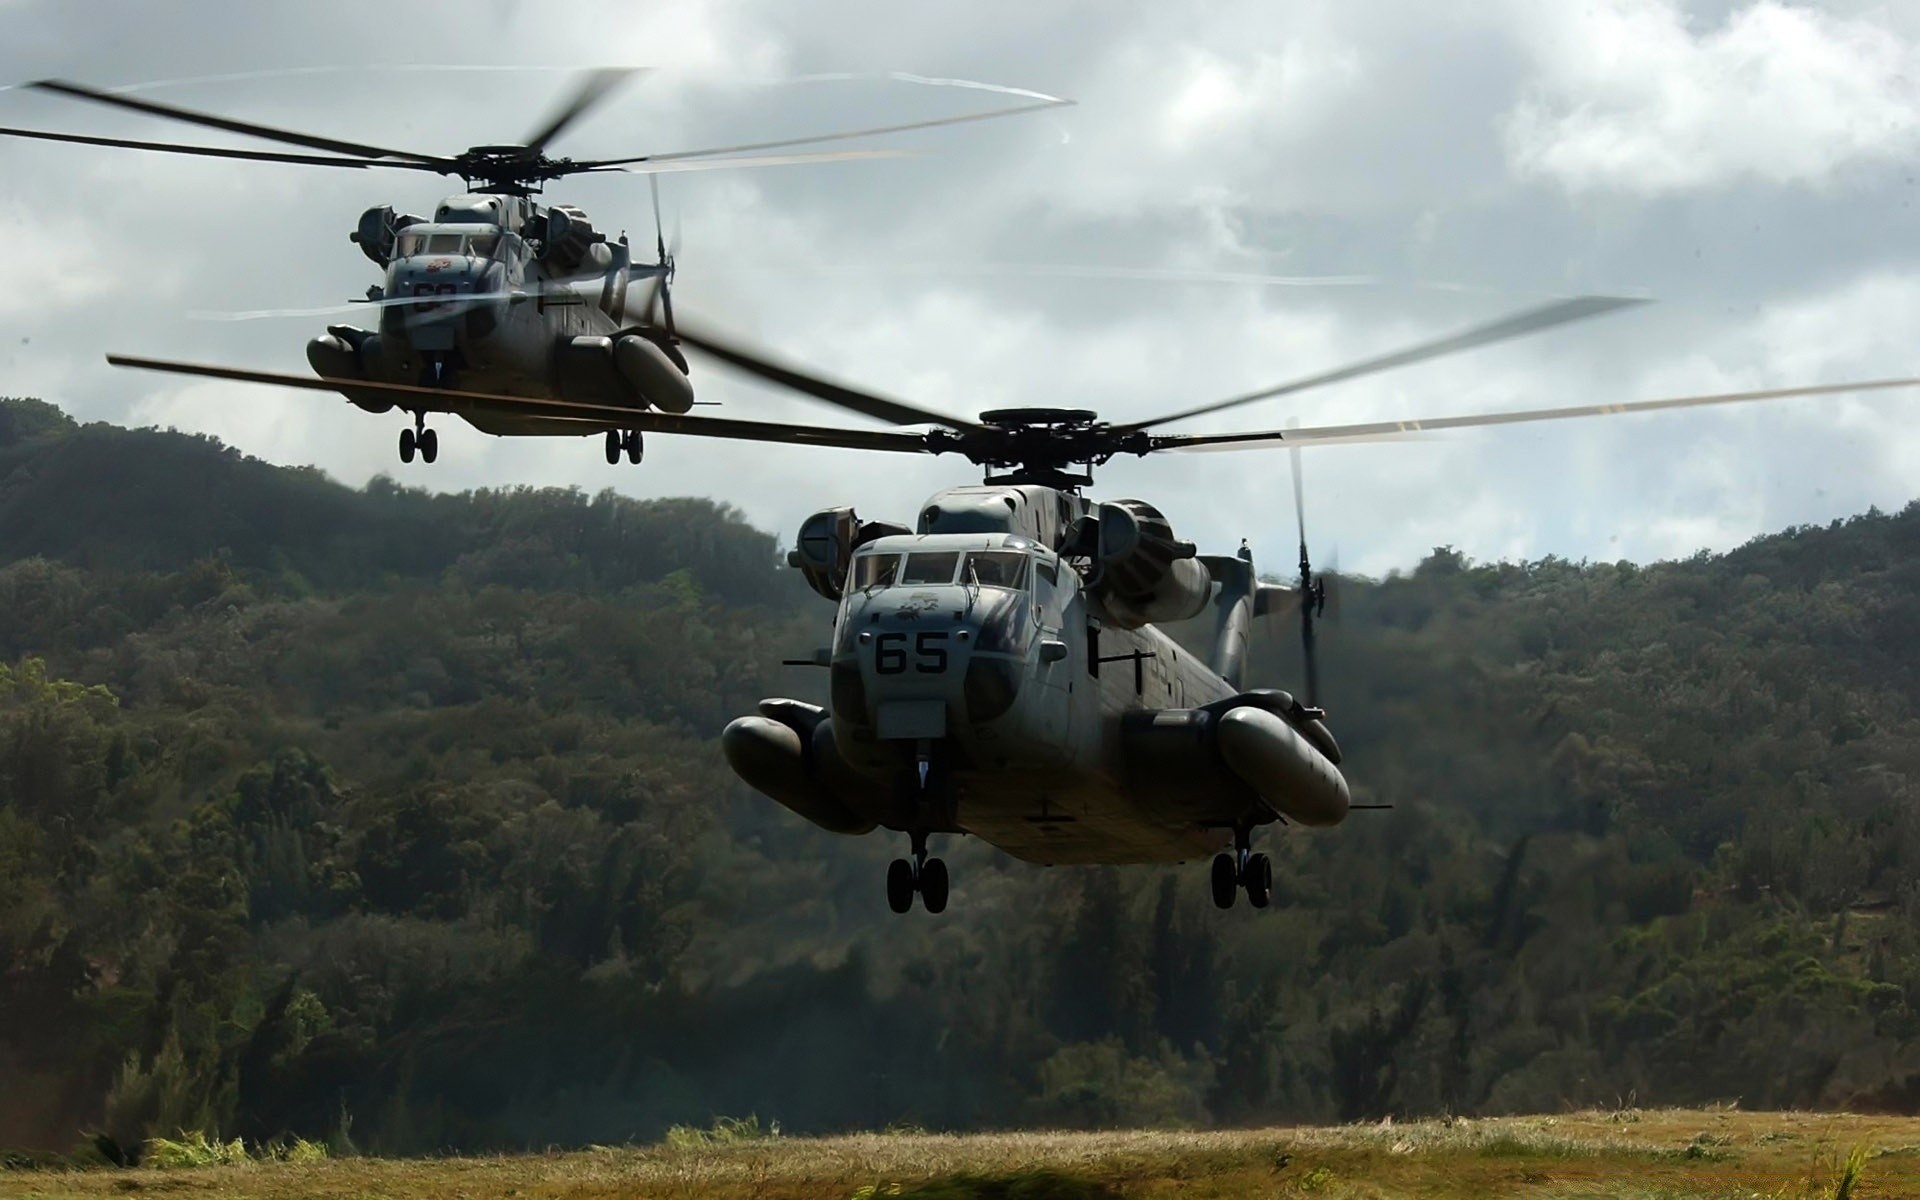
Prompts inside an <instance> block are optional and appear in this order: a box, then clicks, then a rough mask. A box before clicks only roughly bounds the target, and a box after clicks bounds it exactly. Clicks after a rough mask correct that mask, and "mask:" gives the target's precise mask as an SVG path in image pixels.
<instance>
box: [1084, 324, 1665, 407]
mask: <svg viewBox="0 0 1920 1200" xmlns="http://www.w3.org/2000/svg"><path fill="white" fill-rule="evenodd" d="M1645 303H1646V301H1644V300H1634V299H1628V298H1625V297H1621V296H1576V297H1574V298H1573V299H1571V300H1556V301H1554V302H1553V303H1551V304H1546V305H1542V306H1540V307H1538V308H1529V309H1526V310H1524V311H1522V312H1517V313H1514V314H1513V315H1511V316H1506V317H1502V318H1500V319H1499V320H1498V321H1494V322H1492V323H1490V324H1487V325H1476V326H1475V327H1473V328H1472V329H1468V330H1464V331H1463V332H1460V333H1456V334H1453V335H1452V336H1450V337H1444V338H1441V339H1439V340H1438V341H1432V342H1422V343H1420V344H1419V345H1417V346H1409V347H1407V348H1406V349H1405V350H1396V351H1394V352H1393V353H1391V354H1382V355H1379V356H1378V357H1375V358H1369V359H1363V360H1362V361H1360V362H1357V363H1354V364H1352V365H1350V366H1345V367H1341V368H1339V369H1337V370H1333V371H1323V372H1321V373H1320V374H1318V375H1309V376H1307V377H1306V378H1305V379H1296V380H1294V381H1293V382H1292V383H1283V384H1280V385H1279V386H1278V387H1270V388H1262V389H1261V390H1259V391H1257V392H1247V393H1246V394H1244V395H1240V396H1234V397H1231V398H1229V399H1226V400H1219V401H1215V402H1214V403H1212V404H1202V405H1201V406H1199V407H1198V408H1189V409H1184V410H1182V411H1180V412H1176V413H1169V414H1167V415H1166V416H1163V417H1152V418H1150V419H1148V420H1145V421H1136V422H1134V423H1133V424H1131V425H1125V426H1121V427H1120V430H1121V432H1123V433H1134V432H1137V431H1139V430H1142V429H1145V428H1147V427H1148V426H1150V425H1165V424H1168V423H1169V422H1173V421H1184V420H1186V419H1187V418H1189V417H1199V416H1204V415H1206V414H1207V413H1216V412H1221V411H1224V410H1226V409H1229V408H1238V407H1239V406H1240V405H1242V404H1252V403H1253V402H1254V401H1256V400H1271V399H1273V398H1274V397H1276V396H1290V395H1292V394H1293V393H1295V392H1304V391H1306V390H1307V389H1308V388H1316V387H1320V386H1322V385H1324V384H1329V383H1340V382H1342V381H1344V380H1348V379H1358V378H1360V377H1361V376H1363V375H1372V374H1375V373H1377V372H1380V371H1386V370H1391V369H1392V368H1394V367H1404V366H1409V365H1411V364H1413V363H1417V362H1425V361H1427V360H1428V359H1430V358H1439V357H1441V356H1442V355H1446V354H1457V353H1459V352H1460V351H1462V350H1471V349H1473V348H1474V347H1476V346H1486V345H1490V344H1492V343H1494V342H1504V341H1506V340H1507V339H1509V338H1516V337H1521V336H1523V335H1525V334H1529V333H1538V332H1540V331H1541V330H1543V329H1551V328H1553V327H1554V326H1556V325H1565V324H1567V323H1568V322H1570V321H1581V320H1585V319H1586V318H1588V317H1597V316H1599V315H1601V314H1602V313H1610V312H1614V311H1617V310H1619V309H1622V308H1631V307H1633V306H1635V305H1639V304H1645Z"/></svg>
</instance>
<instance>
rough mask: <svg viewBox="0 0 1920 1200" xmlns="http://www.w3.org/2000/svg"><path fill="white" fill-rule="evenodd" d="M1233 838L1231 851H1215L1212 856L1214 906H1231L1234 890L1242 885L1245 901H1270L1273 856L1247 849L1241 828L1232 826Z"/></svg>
mask: <svg viewBox="0 0 1920 1200" xmlns="http://www.w3.org/2000/svg"><path fill="white" fill-rule="evenodd" d="M1233 840H1234V848H1233V852H1232V853H1230V854H1218V855H1215V856H1214V859H1213V873H1212V878H1211V882H1212V884H1213V904H1214V907H1215V908H1232V907H1233V898H1234V895H1235V893H1237V892H1239V891H1240V890H1241V889H1243V888H1244V889H1245V890H1246V893H1247V903H1249V904H1251V905H1253V906H1254V907H1255V908H1265V907H1266V906H1267V905H1269V904H1271V903H1273V860H1272V859H1271V858H1268V857H1267V856H1266V855H1264V854H1254V853H1252V852H1251V848H1250V846H1249V844H1248V835H1247V832H1246V831H1245V830H1242V829H1236V830H1235V831H1234V836H1233Z"/></svg>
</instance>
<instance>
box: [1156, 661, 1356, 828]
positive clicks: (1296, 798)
mask: <svg viewBox="0 0 1920 1200" xmlns="http://www.w3.org/2000/svg"><path fill="white" fill-rule="evenodd" d="M1281 697H1284V699H1285V704H1284V706H1283V705H1282V703H1281V702H1280V698H1281ZM1287 713H1296V714H1297V715H1296V716H1289V715H1285V714H1287ZM1314 725H1317V726H1318V727H1319V728H1318V730H1317V731H1315V730H1313V729H1312V728H1311V727H1312V726H1314ZM1121 740H1122V746H1123V748H1124V753H1125V755H1126V760H1127V778H1128V782H1129V784H1130V785H1131V786H1133V787H1134V788H1136V789H1138V791H1139V792H1140V794H1141V795H1143V796H1150V797H1152V798H1153V800H1154V801H1155V802H1156V803H1158V804H1160V805H1162V806H1164V807H1165V808H1166V810H1167V811H1166V814H1165V815H1166V816H1168V817H1170V818H1173V819H1178V820H1185V821H1195V822H1206V823H1215V822H1234V821H1239V820H1244V819H1246V818H1247V817H1248V816H1249V815H1250V812H1249V810H1250V809H1252V808H1253V805H1254V802H1255V801H1258V803H1259V804H1260V805H1262V806H1264V807H1265V808H1267V809H1269V810H1271V811H1273V812H1276V813H1279V814H1281V815H1282V816H1285V817H1287V818H1288V819H1290V820H1294V821H1298V822H1300V823H1301V824H1303V825H1337V824H1339V823H1340V822H1341V821H1343V820H1345V819H1346V815H1347V808H1348V805H1349V803H1350V794H1349V792H1348V789H1347V781H1346V779H1345V778H1344V777H1342V776H1341V774H1340V772H1339V770H1338V769H1337V768H1336V767H1335V765H1334V760H1333V759H1332V758H1330V757H1329V756H1328V755H1327V753H1326V752H1325V750H1323V749H1322V745H1323V744H1324V745H1327V746H1332V745H1333V735H1332V734H1331V733H1328V732H1327V731H1326V727H1325V724H1324V722H1321V721H1319V720H1318V718H1317V716H1314V715H1313V711H1312V710H1310V709H1306V708H1304V707H1301V706H1299V705H1298V703H1297V702H1296V701H1294V700H1293V698H1292V697H1291V696H1286V694H1285V693H1273V692H1267V693H1261V692H1249V693H1244V694H1242V695H1239V696H1234V697H1231V698H1229V699H1226V700H1221V701H1218V702H1216V703H1213V704H1209V705H1207V706H1205V707H1204V708H1191V709H1161V710H1154V711H1140V712H1133V713H1128V714H1127V715H1126V716H1124V717H1123V718H1122V719H1121ZM1334 753H1335V754H1336V755H1337V754H1338V753H1339V749H1338V747H1334Z"/></svg>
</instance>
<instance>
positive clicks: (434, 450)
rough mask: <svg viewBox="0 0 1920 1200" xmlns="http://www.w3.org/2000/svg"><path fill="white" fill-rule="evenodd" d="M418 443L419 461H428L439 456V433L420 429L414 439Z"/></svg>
mask: <svg viewBox="0 0 1920 1200" xmlns="http://www.w3.org/2000/svg"><path fill="white" fill-rule="evenodd" d="M414 440H415V441H416V442H418V443H419V445H420V461H421V462H427V463H430V462H432V461H433V460H434V459H436V458H439V457H440V435H439V434H437V433H435V432H434V431H433V430H431V429H422V430H421V431H420V436H419V437H417V438H415V439H414Z"/></svg>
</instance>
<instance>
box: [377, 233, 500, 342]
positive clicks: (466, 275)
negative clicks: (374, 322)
mask: <svg viewBox="0 0 1920 1200" xmlns="http://www.w3.org/2000/svg"><path fill="white" fill-rule="evenodd" d="M488 265H489V264H487V263H485V262H482V261H478V260H475V259H469V258H454V257H446V256H420V257H416V258H406V259H398V260H396V261H395V262H394V263H393V265H392V266H391V267H390V268H389V269H388V272H387V289H386V294H387V297H388V299H389V300H393V301H398V302H400V303H398V304H397V305H396V307H397V308H398V309H399V317H400V319H399V322H398V324H399V328H400V332H402V333H403V334H404V335H405V337H406V339H407V341H408V342H409V343H410V344H411V345H412V346H413V348H414V349H416V350H451V349H453V348H454V344H455V342H456V340H457V338H458V334H459V327H460V318H462V317H464V316H466V315H467V314H468V313H471V312H473V311H474V310H475V308H476V307H479V306H481V305H488V304H496V303H500V302H501V301H502V299H503V297H501V296H500V295H499V289H498V287H497V286H495V283H496V281H495V279H494V277H493V276H494V274H497V273H491V274H490V273H489V271H488V270H487V267H488Z"/></svg>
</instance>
